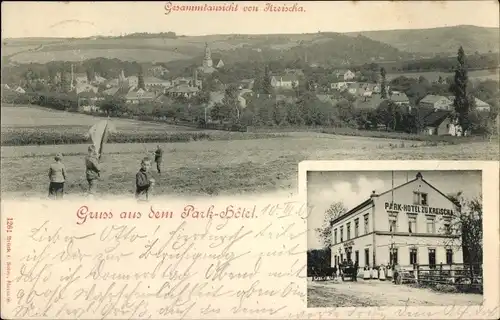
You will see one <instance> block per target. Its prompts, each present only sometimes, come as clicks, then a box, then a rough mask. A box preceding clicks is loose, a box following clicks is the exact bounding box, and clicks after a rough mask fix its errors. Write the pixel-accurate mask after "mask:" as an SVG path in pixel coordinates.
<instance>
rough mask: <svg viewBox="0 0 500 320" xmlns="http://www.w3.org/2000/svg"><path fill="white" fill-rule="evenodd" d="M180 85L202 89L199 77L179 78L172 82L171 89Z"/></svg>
mask: <svg viewBox="0 0 500 320" xmlns="http://www.w3.org/2000/svg"><path fill="white" fill-rule="evenodd" d="M179 85H190V86H193V87H198V88H200V89H201V87H202V81H201V80H198V78H197V77H178V78H175V79H173V80H172V81H171V87H175V86H179Z"/></svg>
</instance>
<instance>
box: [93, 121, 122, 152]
mask: <svg viewBox="0 0 500 320" xmlns="http://www.w3.org/2000/svg"><path fill="white" fill-rule="evenodd" d="M115 131H116V130H115V127H114V126H113V124H112V123H111V122H110V121H109V120H103V121H99V122H98V123H96V124H94V125H93V126H92V127H90V129H89V132H88V136H89V137H90V138H91V139H92V143H93V144H94V147H95V150H96V152H97V154H98V155H99V158H100V157H101V155H102V152H103V147H104V144H105V143H106V141H107V139H108V135H109V133H113V132H115Z"/></svg>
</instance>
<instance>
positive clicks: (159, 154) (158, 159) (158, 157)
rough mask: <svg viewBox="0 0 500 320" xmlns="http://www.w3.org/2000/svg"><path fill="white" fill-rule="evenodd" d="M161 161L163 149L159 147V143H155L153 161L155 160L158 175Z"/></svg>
mask: <svg viewBox="0 0 500 320" xmlns="http://www.w3.org/2000/svg"><path fill="white" fill-rule="evenodd" d="M162 161H163V150H162V149H161V148H160V145H157V146H156V151H155V162H156V170H158V174H159V175H161V163H162Z"/></svg>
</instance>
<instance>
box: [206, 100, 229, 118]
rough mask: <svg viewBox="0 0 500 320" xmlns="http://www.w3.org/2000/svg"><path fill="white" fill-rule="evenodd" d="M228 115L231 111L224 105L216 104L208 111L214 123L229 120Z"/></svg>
mask: <svg viewBox="0 0 500 320" xmlns="http://www.w3.org/2000/svg"><path fill="white" fill-rule="evenodd" d="M230 114H231V110H229V109H228V108H227V105H226V104H224V103H216V104H214V105H213V107H212V108H211V109H210V118H211V119H212V120H214V121H220V123H222V122H223V121H224V120H226V119H229V116H230Z"/></svg>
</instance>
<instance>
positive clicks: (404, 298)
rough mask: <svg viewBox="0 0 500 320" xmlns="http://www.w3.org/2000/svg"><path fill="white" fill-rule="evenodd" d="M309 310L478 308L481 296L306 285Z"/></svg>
mask: <svg viewBox="0 0 500 320" xmlns="http://www.w3.org/2000/svg"><path fill="white" fill-rule="evenodd" d="M307 300H308V307H309V308H311V307H313V308H314V307H322V308H327V307H354V306H359V307H369V306H404V305H408V306H425V305H427V306H442V305H462V306H465V305H480V304H481V303H482V300H483V296H482V295H480V294H465V293H440V292H436V291H432V290H430V289H424V288H414V287H410V286H407V285H395V284H393V283H391V282H388V281H380V280H367V281H364V280H358V282H348V281H346V282H342V281H338V282H337V281H315V282H313V281H311V280H308V282H307Z"/></svg>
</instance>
